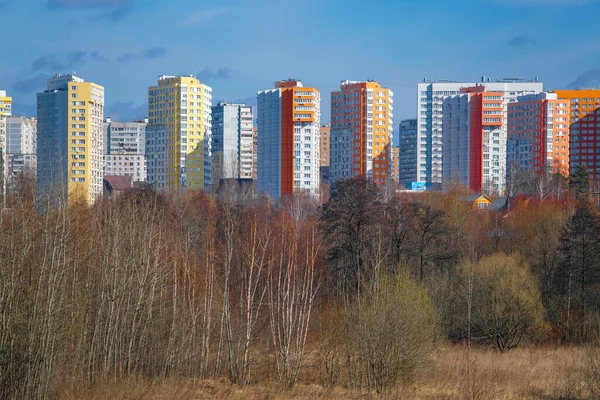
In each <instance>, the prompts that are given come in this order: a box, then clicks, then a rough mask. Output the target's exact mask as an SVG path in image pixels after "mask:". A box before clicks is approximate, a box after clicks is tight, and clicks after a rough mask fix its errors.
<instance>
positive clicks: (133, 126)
mask: <svg viewBox="0 0 600 400" xmlns="http://www.w3.org/2000/svg"><path fill="white" fill-rule="evenodd" d="M147 125H148V121H147V120H146V121H136V122H115V121H112V120H111V119H110V118H106V120H105V121H104V175H110V176H131V177H132V180H133V181H134V182H144V181H146V175H147V169H146V168H147V166H146V156H145V153H146V126H147Z"/></svg>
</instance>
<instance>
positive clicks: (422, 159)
mask: <svg viewBox="0 0 600 400" xmlns="http://www.w3.org/2000/svg"><path fill="white" fill-rule="evenodd" d="M476 84H477V83H475V82H451V81H436V82H432V81H428V80H424V82H422V83H419V84H418V85H417V91H418V92H417V94H418V95H417V117H418V124H417V137H416V140H417V142H416V143H415V146H416V147H417V149H418V154H417V160H416V170H417V172H416V179H417V181H418V182H425V183H427V184H437V183H440V182H442V163H443V161H442V158H443V140H444V139H443V121H444V117H443V110H442V108H443V102H444V99H445V98H446V97H448V96H456V95H459V94H460V91H461V89H462V88H465V87H473V86H475V85H476ZM480 85H482V86H484V87H486V89H487V90H489V91H495V92H502V93H503V97H504V99H505V101H506V102H507V103H508V102H511V101H515V100H516V98H517V96H520V95H524V94H535V93H540V92H542V91H543V84H542V83H541V82H538V81H537V78H536V79H534V80H533V81H529V80H525V79H521V78H504V79H499V80H491V79H489V78H486V77H482V78H481V82H480Z"/></svg>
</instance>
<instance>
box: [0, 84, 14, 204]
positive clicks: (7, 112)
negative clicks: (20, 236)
mask: <svg viewBox="0 0 600 400" xmlns="http://www.w3.org/2000/svg"><path fill="white" fill-rule="evenodd" d="M11 115H12V97H9V96H7V95H6V91H5V90H0V191H1V194H2V197H4V195H5V194H6V183H7V152H6V120H7V118H8V117H10V116H11Z"/></svg>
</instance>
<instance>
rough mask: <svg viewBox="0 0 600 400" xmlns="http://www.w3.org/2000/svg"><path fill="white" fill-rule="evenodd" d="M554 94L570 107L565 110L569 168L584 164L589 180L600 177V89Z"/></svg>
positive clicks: (565, 91) (561, 91)
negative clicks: (568, 119) (567, 115)
mask: <svg viewBox="0 0 600 400" xmlns="http://www.w3.org/2000/svg"><path fill="white" fill-rule="evenodd" d="M556 94H557V96H558V98H559V99H564V100H568V101H569V102H570V107H571V109H570V112H569V111H567V114H570V121H569V123H570V125H568V126H569V128H570V130H569V139H570V140H569V169H570V171H574V170H575V169H577V167H578V166H580V165H585V166H586V167H587V169H588V171H589V173H590V177H591V178H592V179H598V178H600V146H599V145H598V143H599V141H600V115H599V114H600V112H599V110H600V89H580V90H557V91H556ZM563 123H564V121H563ZM561 124H562V123H561Z"/></svg>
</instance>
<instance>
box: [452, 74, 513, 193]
mask: <svg viewBox="0 0 600 400" xmlns="http://www.w3.org/2000/svg"><path fill="white" fill-rule="evenodd" d="M443 116H444V121H443V138H444V141H443V150H444V152H443V168H442V176H443V184H444V186H447V185H449V184H458V185H461V186H465V187H468V188H469V190H471V191H473V192H476V193H481V192H482V191H483V192H484V193H486V194H493V195H498V196H501V195H503V194H504V190H505V188H506V129H505V127H506V120H505V112H504V97H503V92H500V91H498V92H491V91H488V90H486V88H485V86H474V87H470V88H463V89H461V94H459V95H456V96H449V97H446V98H445V99H444V103H443Z"/></svg>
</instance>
